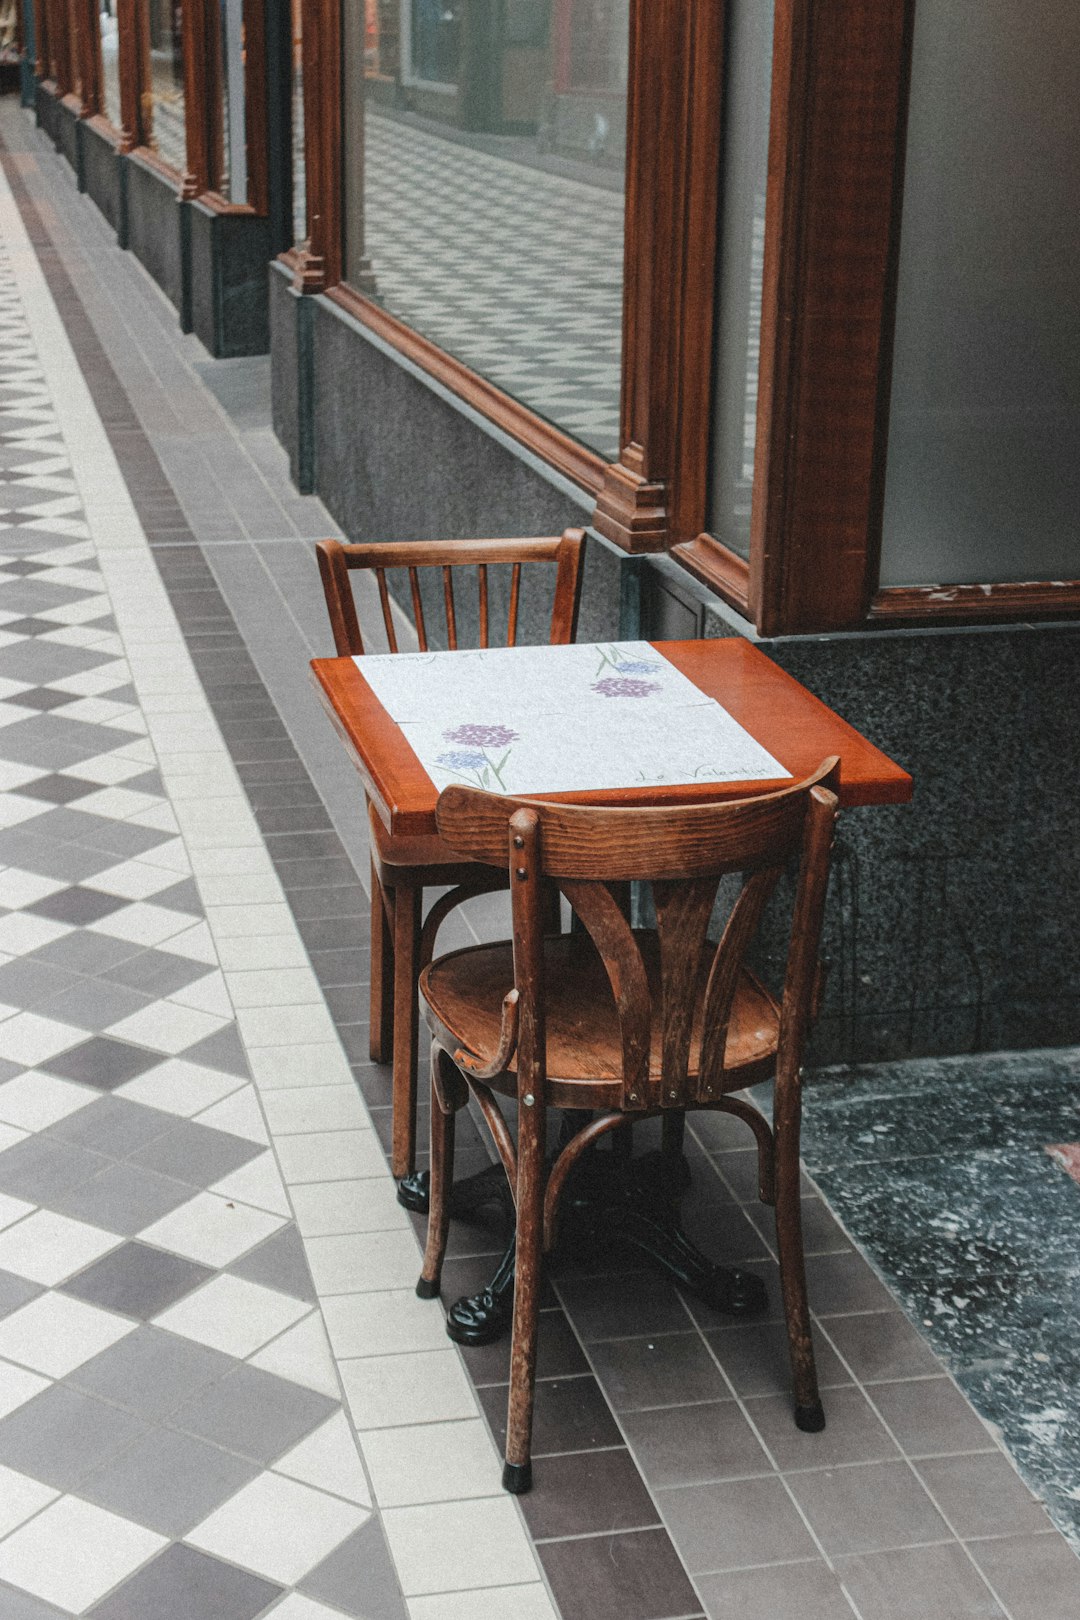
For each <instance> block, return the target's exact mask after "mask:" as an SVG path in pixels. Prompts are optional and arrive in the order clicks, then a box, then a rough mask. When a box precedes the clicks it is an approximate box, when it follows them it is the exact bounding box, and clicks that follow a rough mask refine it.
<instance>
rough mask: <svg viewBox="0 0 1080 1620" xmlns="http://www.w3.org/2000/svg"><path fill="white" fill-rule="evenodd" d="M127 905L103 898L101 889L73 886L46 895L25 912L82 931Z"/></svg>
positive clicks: (112, 897)
mask: <svg viewBox="0 0 1080 1620" xmlns="http://www.w3.org/2000/svg"><path fill="white" fill-rule="evenodd" d="M127 903H128V902H127V901H126V900H121V899H120V898H119V897H118V896H117V895H115V894H106V893H105V892H104V890H102V889H94V888H90V887H85V886H83V885H82V884H78V883H76V884H74V885H73V886H72V887H71V888H69V889H59V890H57V892H56V894H49V895H46V896H45V898H44V900H38V901H36V902H35V903H34V904H33V905H32V906H27V907H26V910H27V911H32V912H33V913H34V915H35V916H36V917H50V918H52V920H53V921H54V922H65V923H71V924H73V925H74V926H75V927H76V928H85V927H87V926H88V925H89V924H90V923H96V922H100V921H101V919H102V917H109V916H111V915H112V913H113V912H114V911H119V910H120V908H121V907H122V906H125V905H127Z"/></svg>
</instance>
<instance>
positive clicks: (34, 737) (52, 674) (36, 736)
mask: <svg viewBox="0 0 1080 1620" xmlns="http://www.w3.org/2000/svg"><path fill="white" fill-rule="evenodd" d="M43 649H44V651H45V658H44V660H42V657H41V654H42V651H43ZM26 650H27V653H28V654H29V655H30V656H29V657H24V659H23V660H22V661H21V663H15V662H13V661H12V660H11V658H10V654H12V653H17V652H21V651H22V648H19V647H6V648H4V650H3V651H2V652H0V675H8V676H10V677H12V678H13V679H15V680H26V679H27V675H26V670H27V669H28V668H44V669H45V670H47V671H48V674H47V676H46V679H50V680H59V679H61V677H62V676H63V675H64V674H65V673H67V671H65V670H64V668H63V667H62V664H61V663H60V661H59V660H58V659H57V656H56V655H57V654H60V656H61V658H62V659H63V662H70V655H71V654H73V653H76V652H78V653H83V649H82V648H77V647H62V646H60V645H59V644H58V643H56V642H49V643H45V642H40V641H39V642H36V643H26ZM107 656H109V655H106V654H102V653H98V654H96V655H91V654H89V652H87V653H85V654H84V655H83V658H80V660H79V662H80V663H81V665H82V668H83V669H92V668H94V667H95V666H96V665H97V664H103V663H105V661H106V657H107ZM85 658H89V662H85V661H84V659H85ZM72 673H73V671H72ZM130 742H131V733H130V731H120V730H118V729H117V727H115V726H98V725H88V724H87V723H86V722H85V721H80V720H67V719H65V718H64V717H63V716H62V715H60V714H43V715H37V716H35V717H34V719H32V720H16V721H15V723H14V725H11V726H8V727H6V728H5V731H4V757H5V759H10V760H14V761H15V762H16V763H18V764H20V765H39V766H40V767H41V768H42V769H43V770H50V771H62V770H64V769H66V767H68V766H69V765H79V764H81V763H82V761H83V760H84V759H91V758H93V757H94V756H95V755H97V754H107V753H108V752H109V750H110V749H113V748H122V747H123V745H124V744H125V743H130ZM144 847H145V846H144Z"/></svg>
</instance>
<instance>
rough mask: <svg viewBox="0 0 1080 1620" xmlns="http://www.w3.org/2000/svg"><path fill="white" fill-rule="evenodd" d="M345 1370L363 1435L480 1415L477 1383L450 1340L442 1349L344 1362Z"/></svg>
mask: <svg viewBox="0 0 1080 1620" xmlns="http://www.w3.org/2000/svg"><path fill="white" fill-rule="evenodd" d="M444 1342H445V1336H444ZM340 1370H341V1377H342V1382H343V1383H344V1385H345V1393H346V1395H347V1397H348V1401H349V1409H350V1411H351V1412H352V1418H353V1422H354V1423H355V1424H356V1427H357V1429H359V1430H360V1433H361V1437H362V1436H363V1432H364V1430H366V1429H397V1428H402V1427H404V1426H405V1425H406V1424H410V1423H446V1422H448V1421H450V1420H451V1419H452V1418H471V1417H475V1416H476V1397H475V1395H474V1394H473V1389H472V1385H471V1384H470V1383H469V1381H468V1379H467V1378H466V1376H465V1371H464V1368H463V1367H462V1365H461V1360H460V1358H459V1356H458V1354H457V1351H456V1350H454V1349H453V1348H452V1347H451V1346H450V1345H446V1348H445V1349H443V1350H420V1351H414V1352H412V1353H406V1354H404V1355H399V1356H365V1357H364V1358H363V1359H362V1360H359V1361H342V1362H341V1363H340Z"/></svg>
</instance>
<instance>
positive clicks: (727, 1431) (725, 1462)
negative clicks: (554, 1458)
mask: <svg viewBox="0 0 1080 1620" xmlns="http://www.w3.org/2000/svg"><path fill="white" fill-rule="evenodd" d="M620 1422H621V1424H622V1428H623V1432H624V1433H625V1435H626V1438H627V1441H628V1443H629V1445H630V1448H631V1450H632V1451H633V1452H634V1454H635V1456H636V1457H637V1459H638V1462H639V1463H640V1465H641V1468H642V1471H643V1472H644V1474H645V1477H646V1479H647V1480H648V1481H649V1483H650V1485H651V1486H652V1487H653V1489H654V1490H658V1489H661V1488H662V1487H663V1486H665V1485H701V1484H705V1483H707V1482H709V1481H710V1480H719V1479H735V1478H742V1477H744V1476H746V1475H749V1474H769V1473H771V1472H772V1464H771V1463H770V1462H769V1459H768V1457H767V1456H766V1455H765V1452H764V1450H763V1449H762V1446H761V1442H760V1441H759V1440H758V1438H757V1435H756V1434H755V1433H754V1431H753V1429H752V1428H751V1427H750V1425H749V1423H748V1422H747V1421H746V1418H745V1417H744V1416H743V1414H742V1411H741V1409H740V1408H739V1406H738V1405H737V1404H736V1402H735V1401H732V1400H728V1401H715V1402H713V1403H711V1404H706V1405H697V1406H665V1407H662V1408H661V1409H659V1410H656V1411H651V1412H624V1413H622V1414H621V1415H620Z"/></svg>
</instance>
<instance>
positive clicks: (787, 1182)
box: [417, 759, 839, 1491]
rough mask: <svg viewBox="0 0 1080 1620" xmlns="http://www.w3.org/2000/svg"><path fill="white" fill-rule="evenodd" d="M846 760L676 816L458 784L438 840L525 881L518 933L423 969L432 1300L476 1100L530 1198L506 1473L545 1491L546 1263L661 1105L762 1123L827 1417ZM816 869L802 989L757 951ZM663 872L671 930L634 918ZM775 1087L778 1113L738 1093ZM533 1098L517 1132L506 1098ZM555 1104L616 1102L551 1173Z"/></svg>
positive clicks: (660, 920)
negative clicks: (536, 1478) (548, 889)
mask: <svg viewBox="0 0 1080 1620" xmlns="http://www.w3.org/2000/svg"><path fill="white" fill-rule="evenodd" d="M838 782H839V765H838V762H837V761H836V760H835V759H831V760H826V761H825V762H824V763H823V764H822V765H821V766H820V768H819V769H818V770H817V771H816V772H815V773H814V775H813V776H811V777H810V778H808V779H807V780H806V781H804V782H801V783H799V784H797V785H795V786H793V787H790V788H787V789H784V790H782V791H780V792H777V793H774V794H769V795H766V796H762V797H758V798H752V799H743V800H735V801H730V800H729V801H727V802H725V803H719V804H695V805H685V806H674V807H671V808H657V809H651V808H649V809H627V810H623V809H605V808H593V807H588V806H577V805H568V804H557V803H542V802H538V801H527V800H521V799H518V800H510V799H505V798H500V797H498V796H497V795H493V794H485V793H480V792H477V791H475V790H473V789H470V788H464V787H451V788H447V789H446V791H445V792H444V793H443V794H442V795H441V797H440V799H439V808H438V824H439V831H440V833H441V835H442V837H443V838H444V840H445V841H446V843H447V844H449V845H451V846H452V847H453V848H455V849H457V850H460V851H461V852H462V853H463V854H468V855H470V856H472V857H473V858H474V859H475V860H480V861H488V862H491V863H492V864H495V863H496V862H500V863H502V864H504V865H505V866H506V869H507V871H508V873H509V879H510V892H511V900H512V912H513V940H512V941H507V942H504V943H502V944H499V945H493V946H478V947H473V948H472V949H469V950H465V951H458V952H454V953H452V954H451V955H448V956H445V957H442V958H439V959H438V960H436V961H433V962H432V963H431V964H430V965H429V966H428V967H427V968H426V969H425V970H424V972H423V973H422V975H421V979H420V994H421V1001H422V1004H423V1006H424V1010H425V1015H426V1017H427V1021H428V1024H429V1026H430V1028H431V1032H432V1042H433V1045H432V1088H433V1095H432V1125H431V1153H432V1186H431V1207H430V1214H429V1228H428V1243H427V1249H426V1252H425V1257H424V1269H423V1273H422V1276H421V1280H420V1283H419V1285H418V1289H417V1291H418V1292H419V1293H420V1294H421V1295H422V1296H423V1297H430V1296H431V1295H432V1293H433V1292H437V1291H438V1286H439V1278H440V1272H441V1266H442V1260H443V1255H444V1253H445V1244H446V1236H447V1226H448V1199H449V1194H450V1189H451V1184H452V1153H453V1119H454V1114H455V1112H456V1111H457V1109H458V1108H460V1107H461V1106H462V1105H463V1104H464V1102H466V1101H467V1099H468V1094H469V1092H470V1091H471V1093H472V1094H473V1095H474V1096H475V1097H476V1099H477V1101H478V1103H479V1105H480V1108H481V1110H482V1111H483V1113H484V1116H485V1118H486V1120H487V1122H488V1125H489V1127H490V1129H491V1131H492V1135H493V1138H494V1140H495V1145H496V1147H497V1149H498V1152H499V1154H500V1156H501V1158H502V1160H503V1163H504V1165H505V1167H506V1170H507V1174H508V1176H509V1178H510V1181H511V1186H512V1188H513V1191H514V1197H515V1202H516V1206H517V1240H516V1242H517V1274H516V1285H515V1297H514V1319H513V1350H512V1355H511V1385H510V1411H509V1421H508V1429H507V1448H506V1467H505V1470H504V1475H503V1483H504V1485H506V1487H507V1489H509V1490H513V1491H521V1490H526V1489H528V1487H529V1484H530V1483H531V1466H530V1439H531V1424H532V1402H533V1381H534V1372H535V1357H536V1333H537V1316H538V1304H539V1273H540V1264H541V1257H542V1254H543V1253H544V1252H546V1251H548V1250H550V1248H551V1246H552V1244H553V1242H554V1239H555V1226H556V1216H557V1212H558V1203H559V1197H560V1194H561V1192H562V1190H563V1187H564V1186H565V1184H566V1179H567V1176H568V1173H569V1171H570V1170H571V1168H572V1167H573V1165H574V1164H575V1163H576V1162H577V1161H578V1160H579V1159H580V1157H581V1155H582V1153H583V1152H584V1151H585V1149H586V1148H588V1147H589V1146H591V1145H592V1144H593V1143H594V1142H596V1141H597V1140H598V1139H599V1138H600V1137H601V1136H603V1135H604V1134H606V1133H607V1132H609V1131H614V1130H617V1129H618V1128H619V1127H621V1126H625V1125H626V1124H628V1123H630V1122H632V1121H633V1120H634V1119H640V1118H643V1117H648V1116H652V1115H657V1114H668V1115H670V1114H672V1113H675V1114H678V1115H682V1114H684V1113H685V1111H687V1110H691V1109H701V1108H712V1109H723V1110H726V1111H728V1112H730V1113H734V1114H736V1115H738V1116H739V1117H740V1118H742V1119H744V1120H745V1121H746V1123H747V1124H749V1125H750V1126H751V1127H752V1128H753V1130H754V1132H755V1135H756V1138H757V1143H758V1152H759V1180H760V1192H761V1196H762V1198H763V1199H764V1200H765V1201H766V1202H770V1203H775V1206H776V1225H777V1238H778V1252H779V1257H780V1273H781V1284H782V1289H783V1295H784V1307H785V1314H786V1319H787V1327H788V1335H789V1341H790V1349H791V1359H792V1371H793V1376H794V1387H795V1419H796V1422H797V1423H798V1424H799V1426H800V1427H802V1428H805V1429H818V1428H821V1427H822V1426H823V1424H824V1414H823V1412H822V1407H821V1402H820V1398H819V1395H818V1387H817V1378H816V1373H815V1369H814V1355H813V1346H812V1342H811V1338H810V1321H809V1314H808V1309H807V1302H806V1280H805V1268H804V1264H803V1252H802V1235H801V1225H800V1215H801V1209H800V1196H799V1126H800V1086H801V1070H802V1058H803V1048H804V1044H805V1040H806V1034H807V1030H808V1028H809V1025H810V1022H811V1018H812V1013H813V1010H814V1003H815V992H816V986H817V983H818V976H819V967H818V952H819V943H820V934H821V923H822V915H823V908H824V903H825V893H826V888H827V883H828V874H829V861H830V850H831V847H832V841H833V832H834V823H835V819H836V814H837V806H838V797H837V789H838ZM793 857H798V859H799V875H798V880H797V883H796V887H795V895H794V903H793V907H792V923H791V934H790V941H789V948H788V955H787V967H786V976H785V979H784V985H783V991H782V995H781V996H780V998H779V1000H777V999H776V998H775V997H774V996H773V995H772V994H771V993H770V992H769V991H768V990H767V989H766V987H765V986H764V985H763V984H762V983H761V982H760V981H759V980H758V979H757V978H756V977H755V975H754V974H753V973H752V972H751V971H750V970H749V968H748V967H747V962H746V958H747V951H748V949H749V947H750V945H751V943H752V941H753V939H754V937H755V934H756V932H757V929H758V925H759V922H760V920H761V917H762V913H763V910H764V907H765V905H766V902H767V901H768V899H769V897H770V895H771V894H772V893H773V891H774V890H775V888H776V885H777V882H778V880H779V878H780V876H781V874H782V872H783V871H784V869H785V866H786V865H787V863H788V862H789V861H790V860H791V859H792V858H793ZM731 873H739V874H742V875H743V885H742V888H741V891H740V893H739V895H738V898H737V899H736V901H735V904H734V906H733V908H732V910H731V912H730V915H729V917H728V920H727V924H726V926H725V928H724V930H723V934H722V937H721V939H720V941H719V944H716V943H713V942H712V941H711V940H710V939H709V934H708V930H709V924H710V919H711V917H712V913H713V908H714V904H715V901H716V898H717V892H718V888H719V884H720V881H721V879H722V878H724V877H725V876H727V875H729V874H731ZM545 880H548V881H551V880H553V881H554V882H555V883H557V885H558V887H559V889H560V890H561V891H562V894H563V895H564V896H565V897H566V899H567V900H568V901H569V902H570V905H571V906H572V908H573V910H574V912H575V913H576V915H577V917H578V918H579V919H580V922H581V924H582V925H583V930H582V931H581V932H576V933H570V934H564V935H560V936H558V937H554V938H553V937H550V936H546V935H545V932H544V925H543V910H542V907H541V903H540V902H541V893H542V890H541V885H542V883H543V882H544V881H545ZM633 880H636V881H647V882H648V883H649V884H651V888H652V895H653V902H654V906H655V912H656V927H655V929H634V928H632V927H631V925H630V923H629V921H628V920H627V917H626V914H625V909H624V906H623V904H622V889H623V887H624V886H625V885H626V884H627V883H628V882H630V881H633ZM769 1076H774V1077H775V1096H774V1111H773V1124H772V1126H771V1127H770V1126H769V1124H768V1123H767V1122H766V1121H765V1119H764V1118H763V1117H762V1115H761V1114H760V1113H759V1112H758V1111H757V1110H756V1109H754V1108H752V1107H751V1106H750V1105H749V1104H747V1103H746V1102H745V1101H744V1100H742V1099H741V1098H737V1097H734V1096H732V1095H731V1093H733V1092H736V1091H739V1090H741V1089H742V1088H743V1087H745V1086H747V1085H750V1084H754V1083H755V1082H757V1081H759V1080H762V1079H766V1078H768V1077H769ZM497 1093H502V1094H503V1095H505V1096H509V1097H511V1098H514V1099H516V1102H517V1123H518V1136H517V1146H516V1148H515V1146H514V1142H513V1138H512V1135H511V1133H510V1131H509V1129H508V1127H507V1125H506V1122H505V1120H504V1118H503V1116H502V1113H501V1111H500V1109H499V1106H498V1102H497V1100H496V1094H497ZM548 1107H558V1108H564V1109H580V1110H593V1111H596V1117H594V1118H593V1119H592V1120H591V1122H590V1123H589V1124H588V1125H586V1126H585V1127H584V1128H583V1129H581V1130H579V1131H578V1132H577V1134H576V1135H575V1136H573V1137H572V1138H571V1139H570V1140H569V1142H567V1143H566V1144H565V1145H563V1146H562V1147H561V1149H560V1151H559V1153H558V1155H557V1157H556V1158H555V1161H554V1163H553V1164H552V1166H551V1168H550V1170H549V1171H547V1172H546V1173H545V1167H544V1144H545V1140H546V1131H545V1111H546V1109H547V1108H548Z"/></svg>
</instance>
